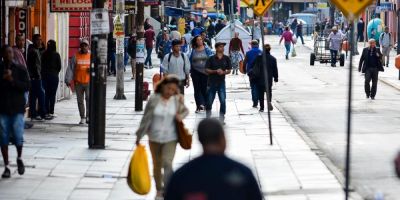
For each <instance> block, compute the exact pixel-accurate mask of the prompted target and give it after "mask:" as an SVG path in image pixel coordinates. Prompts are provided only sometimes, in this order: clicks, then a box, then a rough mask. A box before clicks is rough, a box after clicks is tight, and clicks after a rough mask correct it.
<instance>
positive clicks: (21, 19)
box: [14, 8, 27, 38]
mask: <svg viewBox="0 0 400 200" xmlns="http://www.w3.org/2000/svg"><path fill="white" fill-rule="evenodd" d="M26 17H27V16H26V9H23V8H15V25H14V27H15V33H16V34H17V35H21V36H22V37H23V38H26V30H27V27H26Z"/></svg>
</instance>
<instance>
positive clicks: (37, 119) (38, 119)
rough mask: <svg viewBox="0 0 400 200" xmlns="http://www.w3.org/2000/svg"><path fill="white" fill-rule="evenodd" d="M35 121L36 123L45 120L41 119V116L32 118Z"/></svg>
mask: <svg viewBox="0 0 400 200" xmlns="http://www.w3.org/2000/svg"><path fill="white" fill-rule="evenodd" d="M33 120H35V121H44V119H43V118H42V117H40V116H37V117H34V118H32V121H33Z"/></svg>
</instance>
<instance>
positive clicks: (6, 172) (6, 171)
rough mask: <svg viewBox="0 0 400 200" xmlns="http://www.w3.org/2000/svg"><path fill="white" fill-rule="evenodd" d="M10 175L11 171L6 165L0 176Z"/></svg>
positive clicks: (6, 176) (7, 176) (8, 176)
mask: <svg viewBox="0 0 400 200" xmlns="http://www.w3.org/2000/svg"><path fill="white" fill-rule="evenodd" d="M10 177H11V171H10V169H8V168H7V167H6V168H5V169H4V172H3V174H2V175H1V178H10Z"/></svg>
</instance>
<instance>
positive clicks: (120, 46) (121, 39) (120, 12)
mask: <svg viewBox="0 0 400 200" xmlns="http://www.w3.org/2000/svg"><path fill="white" fill-rule="evenodd" d="M124 3H125V1H124V0H118V2H117V5H116V6H117V8H116V12H117V19H116V21H115V26H114V29H115V31H114V34H115V37H116V43H115V44H116V45H117V46H116V50H117V52H116V68H117V69H116V74H117V77H116V78H117V85H116V94H115V96H114V99H116V100H125V99H126V97H125V94H124V69H125V64H124V46H125V31H124V29H125V28H124V23H123V21H124V18H125V17H124V13H125V8H124V7H125V6H124Z"/></svg>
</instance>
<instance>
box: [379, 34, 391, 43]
mask: <svg viewBox="0 0 400 200" xmlns="http://www.w3.org/2000/svg"><path fill="white" fill-rule="evenodd" d="M383 34H385V32H383V33H381V36H380V37H379V39H380V40H383ZM391 37H392V34H391V33H389V41H391Z"/></svg>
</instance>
